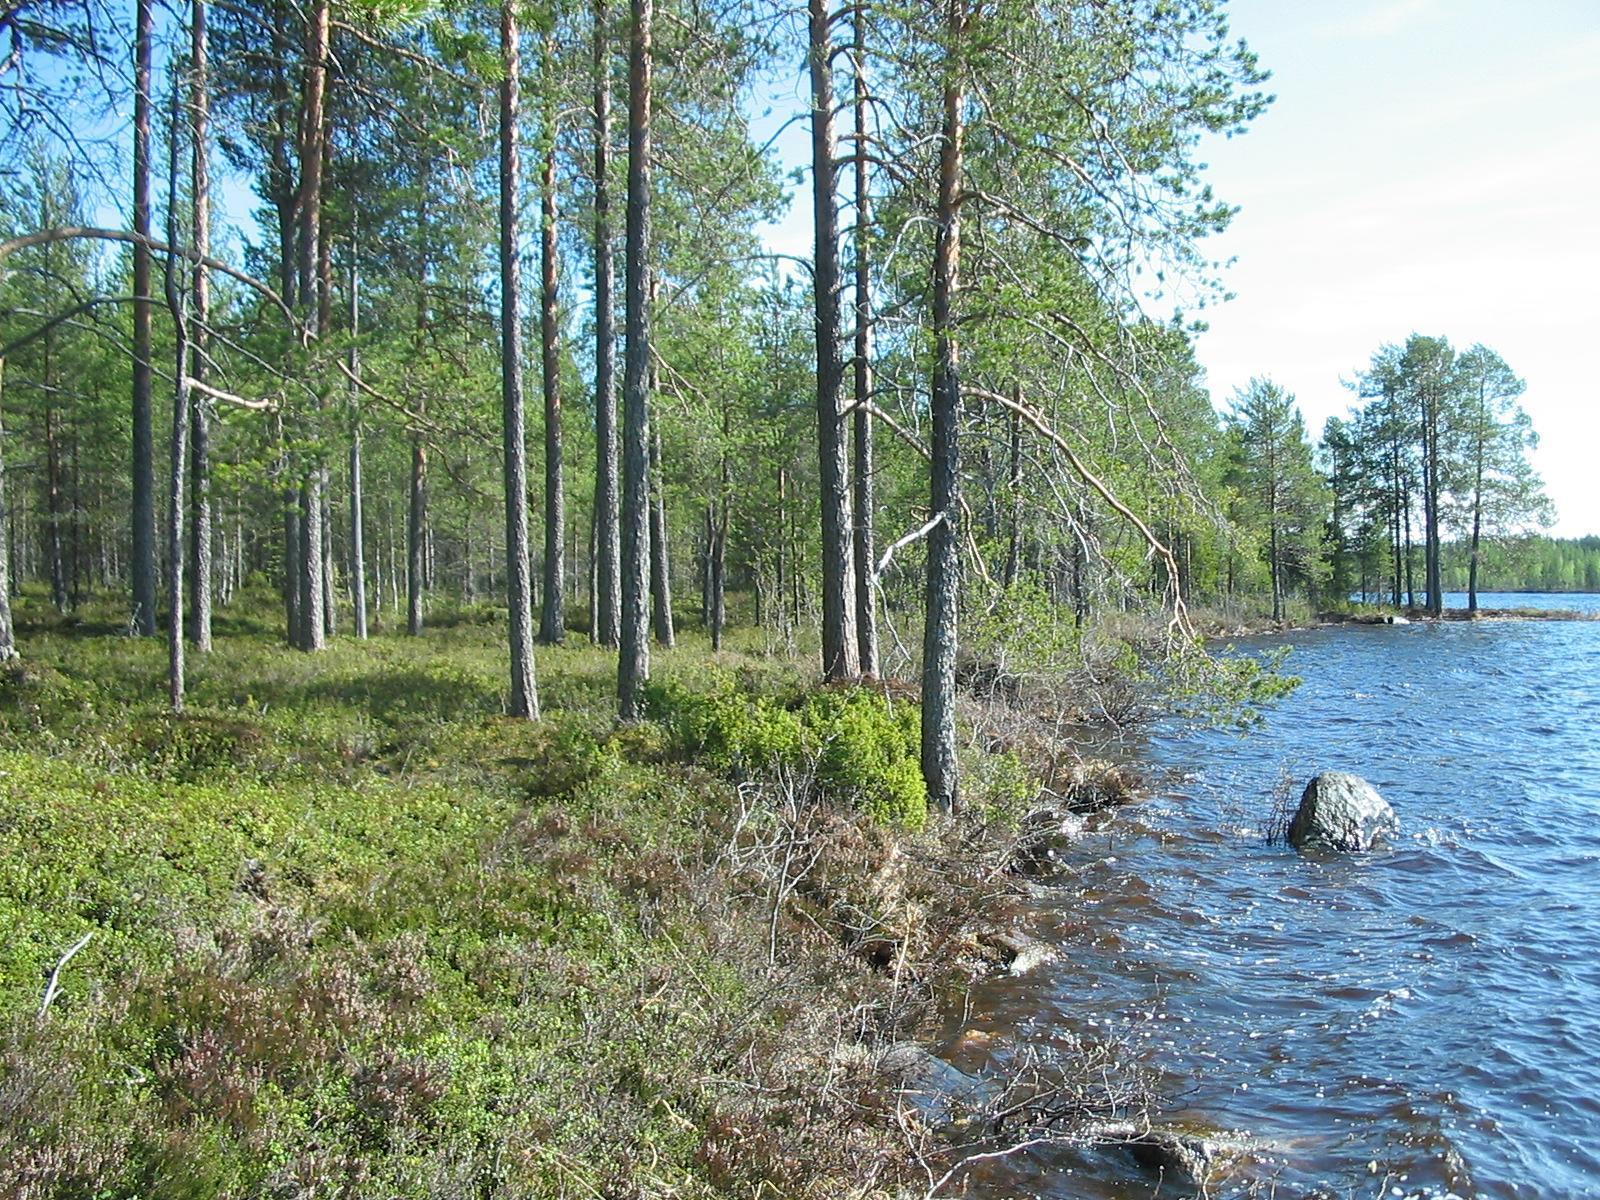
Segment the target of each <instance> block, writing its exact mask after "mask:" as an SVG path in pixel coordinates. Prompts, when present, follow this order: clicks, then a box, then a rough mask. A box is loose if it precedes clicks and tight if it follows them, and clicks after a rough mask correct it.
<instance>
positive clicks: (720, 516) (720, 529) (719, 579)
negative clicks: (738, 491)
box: [706, 409, 733, 650]
mask: <svg viewBox="0 0 1600 1200" xmlns="http://www.w3.org/2000/svg"><path fill="white" fill-rule="evenodd" d="M728 433H729V430H728V412H727V410H726V409H724V410H723V413H722V442H723V450H722V472H721V475H722V477H721V480H720V483H721V486H720V488H719V494H718V497H717V503H716V511H715V513H714V519H713V520H712V521H711V522H709V523H708V525H707V528H706V533H707V534H708V535H709V539H710V540H709V544H708V545H707V547H706V576H707V578H706V591H707V593H708V597H709V600H710V603H709V604H708V605H707V608H708V610H709V611H708V612H707V614H706V615H707V616H708V617H709V619H710V625H711V648H712V649H713V650H721V649H722V631H723V629H724V627H725V626H726V625H727V622H728V588H727V575H728V522H729V520H730V516H731V513H730V510H731V509H732V508H733V472H732V469H731V466H730V464H729V462H728V450H727V443H728Z"/></svg>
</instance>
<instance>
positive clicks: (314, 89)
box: [296, 0, 331, 651]
mask: <svg viewBox="0 0 1600 1200" xmlns="http://www.w3.org/2000/svg"><path fill="white" fill-rule="evenodd" d="M329 3H330V0H315V4H314V6H313V7H312V9H311V11H310V13H309V20H308V22H307V28H306V80H305V98H304V106H303V109H302V113H301V126H300V196H299V213H300V246H299V251H300V256H299V267H300V271H299V276H300V277H299V299H300V304H301V308H302V309H303V310H304V311H305V312H306V313H307V314H308V316H309V318H310V321H311V322H315V328H316V330H317V332H318V333H319V334H325V333H326V332H327V322H328V305H329V297H328V290H329V289H328V281H327V277H326V275H325V273H324V272H323V270H322V269H321V267H322V262H323V253H322V203H323V175H324V171H323V168H324V166H325V164H326V161H327V155H328V127H327V90H328V37H329V29H330V20H331V14H330V11H329ZM308 323H309V322H308ZM324 405H325V399H324V398H323V397H321V396H319V397H318V401H317V407H318V408H319V409H321V408H322V407H324ZM326 493H327V467H326V465H325V464H324V463H323V461H322V456H321V454H320V452H318V451H316V450H315V449H313V451H312V453H311V456H310V461H309V462H308V463H307V464H306V474H305V478H304V481H303V482H302V484H301V488H300V548H299V556H298V557H299V561H298V563H297V564H296V565H297V566H298V567H299V590H300V636H299V639H298V645H299V647H300V649H302V650H306V651H318V650H321V649H323V648H324V647H325V646H326V645H327V624H326V622H327V616H326V611H325V604H324V599H325V596H326V590H325V581H324V579H323V566H324V563H325V556H324V549H323V540H322V528H323V516H324V512H325V510H326Z"/></svg>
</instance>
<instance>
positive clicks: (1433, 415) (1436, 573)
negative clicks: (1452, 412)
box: [1428, 388, 1444, 617]
mask: <svg viewBox="0 0 1600 1200" xmlns="http://www.w3.org/2000/svg"><path fill="white" fill-rule="evenodd" d="M1428 446H1429V455H1428V456H1429V458H1430V459H1431V460H1432V470H1431V471H1430V472H1429V478H1428V611H1429V612H1430V613H1432V614H1433V615H1434V616H1436V617H1437V616H1441V615H1442V614H1443V613H1444V567H1443V564H1442V563H1441V562H1440V550H1441V545H1440V537H1439V526H1440V518H1439V497H1440V493H1441V491H1442V490H1443V489H1442V486H1441V484H1440V478H1439V477H1440V474H1441V468H1442V467H1443V462H1442V461H1441V460H1442V457H1443V455H1442V453H1441V451H1440V449H1439V395H1438V392H1437V391H1436V390H1434V389H1431V388H1430V390H1429V404H1428Z"/></svg>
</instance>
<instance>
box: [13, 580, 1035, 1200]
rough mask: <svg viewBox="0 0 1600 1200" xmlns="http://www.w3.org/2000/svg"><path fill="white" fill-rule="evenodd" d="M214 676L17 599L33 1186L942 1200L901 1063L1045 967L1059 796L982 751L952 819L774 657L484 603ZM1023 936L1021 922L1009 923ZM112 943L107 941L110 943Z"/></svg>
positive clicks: (21, 1143)
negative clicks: (516, 669) (543, 620)
mask: <svg viewBox="0 0 1600 1200" xmlns="http://www.w3.org/2000/svg"><path fill="white" fill-rule="evenodd" d="M253 611H254V614H255V615H251V614H250V613H249V612H242V611H233V610H230V611H229V612H225V613H224V614H222V615H221V616H220V617H219V620H218V628H217V648H216V649H215V650H214V651H213V652H211V653H210V654H206V655H200V654H194V653H191V655H190V688H189V708H188V711H187V712H186V713H185V714H184V715H182V716H173V715H171V714H169V713H167V712H166V711H165V706H164V704H163V702H162V697H163V680H164V669H165V651H164V646H163V645H162V644H161V642H160V641H159V640H158V639H134V638H129V637H126V636H123V632H124V631H123V630H122V629H121V628H120V626H119V625H118V623H117V622H116V621H115V620H114V619H113V617H112V614H111V610H110V609H109V608H108V609H107V610H106V611H105V613H103V614H101V616H102V617H103V618H104V619H101V620H98V621H97V620H96V619H94V617H93V616H92V615H91V616H88V617H85V616H79V617H77V618H62V617H58V616H57V615H55V614H54V612H53V611H52V610H50V609H49V608H48V606H47V605H45V604H43V603H42V600H41V598H40V597H36V596H27V597H24V599H23V601H22V603H21V604H20V606H19V610H18V614H17V615H18V631H19V643H20V646H21V650H22V653H23V656H24V657H23V659H22V662H21V663H20V664H12V665H11V666H10V667H8V668H6V669H5V671H4V673H3V676H0V1020H3V1022H4V1026H5V1032H4V1038H5V1042H4V1048H3V1051H0V1053H3V1055H4V1062H3V1066H0V1080H3V1083H0V1194H3V1195H6V1196H15V1197H53V1196H96V1197H124V1196H126V1197H134V1196H139V1197H149V1198H164V1197H202V1196H203V1197H245V1196H308V1197H309V1196H334V1195H341V1196H346V1195H348V1196H356V1195H359V1196H361V1197H363V1198H371V1197H402V1196H404V1197H414V1196H423V1195H426V1196H438V1197H452V1196H462V1197H465V1196H474V1197H478V1196H529V1197H552V1198H553V1197H577V1196H605V1197H616V1198H622V1197H631V1196H666V1195H672V1196H689V1197H692V1196H723V1195H729V1196H731V1195H739V1196H763V1195H782V1196H788V1197H813V1196H814V1197H830V1198H833V1197H847V1196H867V1195H897V1194H916V1195H921V1194H922V1193H923V1191H925V1190H926V1188H927V1186H928V1182H929V1180H930V1179H932V1178H933V1176H934V1174H937V1170H936V1169H935V1168H938V1169H942V1165H948V1164H947V1163H945V1164H941V1158H940V1155H941V1154H947V1153H948V1152H947V1151H942V1150H941V1149H940V1148H939V1146H938V1145H936V1144H935V1143H934V1141H933V1140H931V1139H930V1137H929V1135H928V1134H927V1131H926V1130H924V1129H923V1128H922V1127H921V1125H920V1124H919V1123H918V1121H916V1120H915V1119H914V1118H913V1117H911V1116H909V1115H908V1114H907V1113H906V1112H905V1111H903V1106H902V1105H901V1104H900V1103H899V1102H898V1100H897V1097H896V1095H895V1089H894V1087H893V1086H890V1085H887V1084H886V1083H885V1080H884V1077H883V1076H882V1074H881V1073H880V1072H879V1070H878V1060H879V1058H880V1057H881V1055H882V1053H883V1052H884V1051H885V1050H886V1049H887V1048H888V1047H890V1046H892V1045H894V1044H895V1043H897V1042H900V1041H902V1040H904V1039H907V1038H913V1037H915V1036H917V1034H918V1033H919V1032H921V1031H923V1030H925V1029H926V1028H928V1027H929V1023H930V1022H931V1021H933V1020H934V1019H935V1016H936V1013H937V1011H938V1010H939V1007H940V1005H941V1003H942V1002H948V1001H949V999H950V998H951V997H952V996H954V995H958V994H959V992H960V989H961V988H962V985H963V984H964V983H965V982H966V981H969V980H971V979H972V978H973V977H974V976H976V975H977V974H979V973H981V972H983V971H985V970H990V969H993V968H994V967H995V966H996V964H997V963H999V962H1001V961H1003V960H1004V958H1005V956H1006V954H1007V953H1008V950H1007V945H1008V944H1009V943H1008V942H1007V936H1006V931H1007V930H1008V929H1009V928H1010V922H1011V921H1013V920H1014V917H1015V914H1016V912H1017V911H1018V908H1019V900H1018V897H1019V893H1020V888H1019V884H1018V882H1017V879H1016V877H1015V876H1014V875H1013V874H1011V873H1010V872H1009V871H1008V870H1007V867H1008V864H1009V862H1010V859H1011V856H1012V855H1013V853H1014V852H1015V850H1016V847H1017V843H1018V822H1019V815H1020V813H1021V812H1022V810H1023V807H1024V806H1025V804H1026V802H1027V801H1028V800H1029V799H1031V797H1032V795H1033V794H1034V792H1035V790H1036V789H1034V788H1031V787H1030V785H1029V777H1028V774H1027V771H1026V769H1025V767H1024V766H1023V765H1022V764H1020V763H1019V761H1018V759H1017V757H1016V755H1014V754H1011V753H991V752H986V751H981V750H977V749H972V750H970V751H969V753H970V756H971V757H970V761H969V762H968V763H967V768H966V778H967V780H968V781H969V782H968V785H967V786H968V802H967V803H966V805H965V806H964V807H965V812H964V815H963V816H961V817H960V818H959V819H957V818H939V817H937V816H929V817H927V819H926V820H924V814H923V813H922V811H921V810H920V808H919V807H917V805H916V804H915V803H913V800H912V799H908V796H909V793H908V791H907V788H906V787H905V786H903V785H905V783H906V781H907V780H908V779H909V778H912V777H914V772H915V728H916V709H915V706H914V705H912V704H908V703H906V702H904V701H897V700H895V699H894V698H892V697H891V696H888V695H886V694H883V693H880V692H873V691H868V690H865V689H845V690H838V689H821V688H819V687H818V686H817V684H816V681H815V678H814V676H813V675H812V673H811V671H810V669H809V668H806V667H803V666H801V665H797V664H796V663H794V662H792V661H788V660H784V659H780V658H770V657H766V656H764V655H763V654H761V653H759V652H758V649H757V647H756V646H755V645H754V643H753V642H752V643H751V644H750V645H748V646H745V647H744V648H742V649H734V650H730V651H726V652H724V653H722V654H720V655H716V656H713V655H712V654H711V653H710V651H709V649H708V647H707V646H706V645H705V644H704V643H703V642H702V641H700V640H699V639H696V638H695V637H694V636H693V635H691V636H689V637H686V638H684V639H683V644H682V646H681V647H680V648H679V649H677V650H675V651H668V652H658V653H657V655H656V657H655V673H654V682H653V684H652V686H651V692H650V714H651V715H650V719H648V720H645V721H642V722H640V723H638V724H636V725H632V726H620V725H618V724H617V722H616V721H615V720H614V717H613V711H614V710H613V698H612V697H613V693H612V688H613V680H614V665H613V664H614V660H613V658H612V657H611V656H610V655H609V654H607V653H604V652H602V651H599V650H596V649H593V648H590V647H589V646H588V644H587V642H586V640H585V639H583V638H582V637H581V636H579V635H573V636H572V638H571V645H570V646H566V647H549V648H541V650H540V651H539V655H538V671H539V686H540V691H541V698H542V702H543V706H544V719H543V720H542V721H540V722H538V723H536V724H535V723H530V722H525V721H516V720H512V719H509V718H507V717H505V716H504V715H503V703H504V699H503V698H504V694H505V691H506V687H505V681H504V676H505V674H506V671H505V664H504V661H503V655H504V652H503V648H502V645H501V630H500V627H499V624H498V622H497V621H496V620H495V619H494V617H493V614H492V613H491V612H490V611H489V610H482V611H477V610H463V611H460V612H456V613H450V614H444V613H441V614H438V616H437V617H436V619H435V620H434V621H433V622H432V623H431V625H430V627H429V629H428V630H427V632H426V634H425V636H423V637H421V638H405V637H400V636H395V635H393V634H388V633H385V634H382V635H379V636H375V637H374V638H373V639H372V640H371V641H368V642H366V643H360V642H357V641H355V640H353V639H350V638H347V637H346V638H338V639H335V641H334V642H333V644H332V646H331V648H330V649H329V650H328V651H326V652H325V653H322V654H318V655H314V656H313V655H304V654H299V653H296V652H294V651H292V650H288V649H286V648H283V647H282V646H281V644H280V642H279V640H278V638H277V636H276V634H275V631H274V628H273V621H274V619H275V616H276V614H275V613H274V611H273V608H272V606H271V605H270V603H269V602H268V601H266V600H265V598H263V599H262V600H261V602H260V604H259V605H258V607H257V608H256V609H255V610H253ZM997 931H998V932H997ZM74 951H75V952H74Z"/></svg>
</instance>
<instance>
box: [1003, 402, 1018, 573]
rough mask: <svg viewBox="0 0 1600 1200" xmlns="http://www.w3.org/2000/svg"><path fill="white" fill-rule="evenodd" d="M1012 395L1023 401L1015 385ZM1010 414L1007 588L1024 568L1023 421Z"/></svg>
mask: <svg viewBox="0 0 1600 1200" xmlns="http://www.w3.org/2000/svg"><path fill="white" fill-rule="evenodd" d="M1011 397H1012V399H1014V400H1018V401H1019V402H1020V400H1021V395H1020V393H1019V390H1018V389H1017V388H1016V387H1013V388H1012V391H1011ZM1009 416H1010V420H1011V424H1010V428H1009V429H1008V430H1007V433H1008V435H1009V436H1008V438H1007V442H1008V445H1007V449H1008V451H1009V456H1008V457H1009V461H1008V468H1009V469H1008V470H1007V472H1006V486H1007V488H1008V489H1009V491H1010V492H1011V506H1010V507H1011V512H1010V519H1009V521H1008V525H1009V528H1008V530H1007V533H1006V570H1005V575H1004V576H1003V582H1004V583H1005V586H1006V587H1008V588H1009V587H1013V586H1015V584H1016V582H1017V575H1018V574H1019V573H1020V571H1021V569H1022V421H1021V418H1020V417H1018V415H1017V413H1016V412H1015V411H1012V412H1011V413H1010V414H1009Z"/></svg>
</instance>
